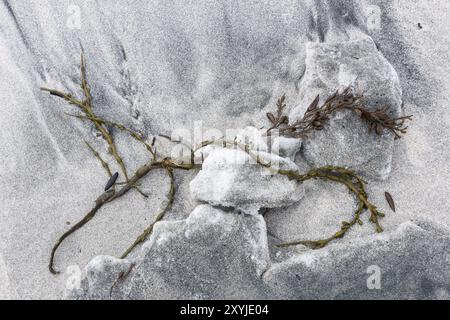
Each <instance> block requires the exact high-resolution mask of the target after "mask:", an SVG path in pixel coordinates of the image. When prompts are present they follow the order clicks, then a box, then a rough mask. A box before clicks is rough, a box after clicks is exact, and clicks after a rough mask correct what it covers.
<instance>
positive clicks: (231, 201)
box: [190, 148, 304, 214]
mask: <svg viewBox="0 0 450 320" xmlns="http://www.w3.org/2000/svg"><path fill="white" fill-rule="evenodd" d="M257 154H258V156H259V158H260V159H261V161H263V162H264V163H269V162H270V163H271V165H272V166H273V167H275V168H281V169H285V170H292V171H297V170H298V168H297V166H296V165H295V164H294V163H293V162H292V161H291V160H289V159H285V158H281V157H279V156H277V155H274V154H268V153H265V152H259V153H257ZM190 188H191V191H192V193H193V194H194V196H195V197H196V198H197V199H198V200H201V201H205V202H208V203H210V204H212V205H220V206H224V207H233V208H238V209H242V210H243V211H244V212H246V213H250V214H252V213H256V212H257V211H258V209H260V208H277V207H284V206H289V205H291V204H293V203H295V202H297V201H299V200H300V199H301V198H302V197H303V194H304V189H303V186H302V185H301V184H299V183H297V182H296V181H293V180H289V179H288V177H286V176H282V175H279V174H274V173H273V172H272V171H271V170H268V169H266V168H264V167H262V166H261V165H259V164H257V163H256V161H255V160H254V159H253V158H252V157H250V155H249V154H248V153H246V152H244V151H242V150H240V149H227V148H221V149H216V150H214V151H213V152H212V153H211V154H210V155H209V156H208V157H207V158H206V160H205V162H204V163H203V166H202V170H201V171H200V172H199V173H198V175H197V176H196V177H195V179H194V180H193V181H192V182H191V184H190Z"/></svg>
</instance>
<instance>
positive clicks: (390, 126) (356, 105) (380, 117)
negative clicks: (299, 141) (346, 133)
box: [267, 87, 412, 139]
mask: <svg viewBox="0 0 450 320" xmlns="http://www.w3.org/2000/svg"><path fill="white" fill-rule="evenodd" d="M284 101H285V96H284V95H283V96H282V97H281V98H280V99H279V100H278V102H277V110H276V112H275V114H273V113H270V112H269V113H267V118H268V119H269V121H270V123H271V124H272V126H271V127H270V128H269V129H268V130H267V133H270V131H272V130H274V129H277V130H279V134H280V135H284V136H289V137H293V138H307V137H308V134H310V133H311V132H312V131H314V130H317V131H320V130H322V129H323V128H324V126H325V124H326V123H327V122H328V120H330V117H331V115H332V114H334V113H336V112H339V111H344V110H350V111H352V112H353V113H355V114H356V115H357V116H359V117H360V118H361V119H362V120H363V121H364V122H366V123H367V125H368V126H369V133H370V132H371V131H374V132H375V133H376V134H377V135H379V136H381V135H382V134H383V132H384V131H385V130H387V131H390V132H392V133H393V134H394V137H395V139H400V138H401V137H402V135H403V134H405V133H406V131H407V129H408V127H407V126H405V122H406V121H407V120H412V116H411V115H409V116H403V117H391V116H390V115H389V114H388V111H389V109H388V108H387V107H382V108H378V109H375V110H373V111H371V110H369V109H367V108H366V106H365V104H364V99H363V96H362V95H360V94H355V93H354V92H353V90H352V89H351V87H347V88H346V89H344V90H343V91H339V90H338V91H336V92H335V93H334V94H332V95H331V96H329V97H328V98H327V99H326V101H325V102H324V103H323V104H322V105H321V106H319V101H320V97H319V96H317V97H316V98H315V99H314V101H313V102H312V103H311V104H310V105H309V107H308V108H307V109H306V112H305V114H304V115H303V117H302V118H301V119H299V120H297V121H294V122H292V123H291V122H290V121H289V118H288V117H287V116H286V115H284V111H285V109H286V104H285V103H284Z"/></svg>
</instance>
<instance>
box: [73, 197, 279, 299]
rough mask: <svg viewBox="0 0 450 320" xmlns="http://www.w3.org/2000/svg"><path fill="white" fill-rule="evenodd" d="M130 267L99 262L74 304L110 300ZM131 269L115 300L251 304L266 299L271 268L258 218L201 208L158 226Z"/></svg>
mask: <svg viewBox="0 0 450 320" xmlns="http://www.w3.org/2000/svg"><path fill="white" fill-rule="evenodd" d="M131 263H132V262H131V261H128V260H117V259H115V258H111V257H97V258H95V259H94V260H93V261H92V262H90V263H89V264H88V266H87V267H86V270H87V272H86V275H85V278H84V279H83V280H82V282H81V287H80V288H79V289H78V290H72V291H71V292H70V293H69V298H72V299H109V298H110V292H111V287H112V286H113V284H114V282H116V279H117V276H118V274H119V273H120V272H122V271H123V270H126V269H128V268H129V266H130V264H131ZM134 263H135V266H134V267H133V268H132V269H131V271H130V272H129V274H128V275H127V276H126V277H124V278H123V279H122V280H121V281H117V282H116V284H115V285H114V288H113V290H112V295H111V297H112V298H114V299H213V298H215V299H232V298H240V299H251V298H263V297H265V298H266V299H267V298H268V297H270V291H269V290H268V289H267V287H266V286H265V284H264V283H263V282H262V281H261V275H262V273H263V272H264V271H265V270H266V269H267V268H268V267H269V263H270V259H269V254H268V246H267V237H266V225H265V222H264V219H263V217H262V216H249V215H242V214H237V213H233V212H225V211H223V210H220V209H216V208H213V207H211V206H209V205H200V206H198V207H197V208H195V210H194V211H193V212H192V213H191V214H190V216H189V217H188V218H187V219H185V220H181V221H172V222H159V223H157V224H156V225H155V229H154V232H153V234H152V236H151V237H150V239H149V240H148V242H146V243H145V245H144V246H143V248H142V254H141V257H140V258H138V259H137V260H136V261H134Z"/></svg>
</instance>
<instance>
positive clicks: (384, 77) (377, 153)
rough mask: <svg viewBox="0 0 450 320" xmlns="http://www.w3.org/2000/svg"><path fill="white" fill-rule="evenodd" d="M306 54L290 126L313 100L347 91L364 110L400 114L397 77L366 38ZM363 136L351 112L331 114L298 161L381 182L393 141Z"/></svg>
mask: <svg viewBox="0 0 450 320" xmlns="http://www.w3.org/2000/svg"><path fill="white" fill-rule="evenodd" d="M306 52H307V54H306V66H307V67H306V71H305V74H304V77H303V79H302V81H301V84H300V88H301V93H300V104H299V106H298V107H296V108H295V109H294V110H293V111H292V113H291V115H290V119H291V121H294V120H296V119H299V118H301V117H302V116H303V114H304V112H305V111H306V108H307V107H308V106H309V104H310V103H311V102H312V101H313V100H314V98H315V96H316V95H317V94H320V96H321V98H322V99H321V101H322V102H323V101H324V99H326V98H327V97H328V96H329V95H330V94H332V92H334V91H335V90H336V89H337V88H342V87H346V86H348V85H352V86H353V87H354V88H355V90H356V91H357V92H362V93H363V94H364V97H365V102H366V106H367V107H368V108H369V109H375V108H377V107H382V106H386V107H388V108H389V114H390V115H392V116H398V115H399V114H400V111H401V104H402V90H401V87H400V83H399V79H398V76H397V73H396V72H395V70H394V68H393V67H392V66H391V65H390V63H389V62H388V61H387V60H386V59H385V58H384V57H383V56H382V54H381V53H380V52H379V51H378V50H377V48H376V46H375V44H374V42H373V40H372V39H371V38H369V37H366V38H364V39H360V40H353V41H346V42H342V43H336V44H330V43H309V44H308V45H307V49H306ZM367 131H368V127H367V125H366V124H365V123H363V122H362V121H361V120H360V119H359V118H358V117H357V116H356V115H354V114H352V113H351V112H349V111H347V112H339V113H336V114H335V115H334V116H332V119H331V121H330V122H329V124H327V125H326V126H325V129H324V130H322V131H315V132H314V133H312V134H311V135H310V137H309V138H308V139H306V140H305V142H304V144H303V155H304V157H305V158H306V160H307V161H308V162H309V163H311V164H312V165H314V166H323V165H336V166H345V167H351V168H353V169H354V170H356V171H358V172H360V173H362V174H364V175H365V176H368V177H371V178H379V179H385V178H387V176H388V175H389V173H390V171H391V161H392V153H393V143H394V140H393V135H392V134H390V133H386V134H384V135H383V136H381V137H380V136H377V135H375V134H368V133H367Z"/></svg>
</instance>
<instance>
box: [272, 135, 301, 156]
mask: <svg viewBox="0 0 450 320" xmlns="http://www.w3.org/2000/svg"><path fill="white" fill-rule="evenodd" d="M301 147H302V140H301V139H295V138H288V137H283V136H278V137H274V138H273V140H272V149H271V151H272V152H274V153H276V154H278V155H279V156H280V157H284V158H289V159H291V160H292V161H294V160H295V155H296V154H297V152H299V151H300V148H301Z"/></svg>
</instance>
